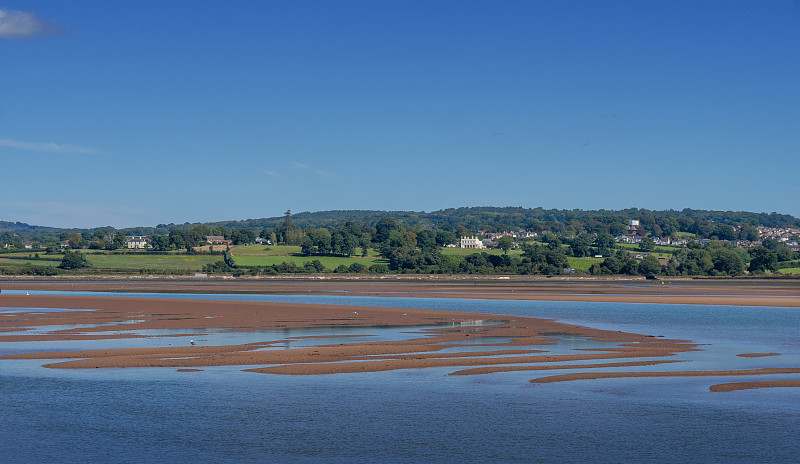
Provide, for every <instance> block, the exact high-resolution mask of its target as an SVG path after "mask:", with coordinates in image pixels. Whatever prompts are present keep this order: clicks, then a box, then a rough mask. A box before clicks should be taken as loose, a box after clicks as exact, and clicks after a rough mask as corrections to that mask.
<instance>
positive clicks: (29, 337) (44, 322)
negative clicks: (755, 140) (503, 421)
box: [0, 294, 800, 388]
mask: <svg viewBox="0 0 800 464" xmlns="http://www.w3.org/2000/svg"><path fill="white" fill-rule="evenodd" d="M0 307H9V308H30V309H28V310H23V311H20V312H15V313H10V314H8V313H7V314H4V315H0V343H2V342H3V341H7V342H11V341H38V340H41V341H44V340H51V341H52V340H75V339H83V340H92V339H107V338H134V337H141V336H142V335H140V334H135V333H132V332H133V331H138V330H144V329H159V330H163V329H182V330H184V331H185V332H184V333H183V334H182V335H181V337H183V338H184V339H185V338H186V337H187V336H188V335H187V334H198V335H199V334H202V333H205V332H206V331H208V330H211V329H217V330H219V329H224V330H230V331H242V332H245V331H258V330H265V329H281V328H293V327H333V328H336V327H341V328H346V327H389V326H393V327H408V331H409V332H411V333H413V334H414V335H416V336H413V337H412V338H411V339H409V340H402V341H383V342H358V343H339V342H341V341H342V340H341V338H342V337H340V336H338V335H337V336H336V338H337V340H336V341H337V343H335V344H333V343H332V344H323V345H320V346H313V347H303V348H294V349H281V350H276V349H273V348H274V347H278V346H281V343H282V342H284V341H286V340H275V339H274V338H273V339H265V340H264V341H261V342H255V343H247V344H241V345H227V346H199V345H198V346H188V345H183V346H177V345H176V346H171V345H173V344H175V342H176V340H174V339H171V338H169V337H163V339H162V337H157V339H158V340H160V341H161V344H162V345H163V346H158V347H153V348H118V349H102V350H81V351H58V352H50V353H24V354H15V355H10V356H3V357H0V359H41V360H48V361H49V362H48V363H47V364H45V365H46V366H47V367H52V368H104V367H170V368H175V369H178V370H180V371H181V372H194V371H197V370H199V369H202V368H203V367H208V366H223V365H228V366H243V368H245V367H246V369H245V370H248V371H251V372H261V373H271V374H293V375H309V374H333V373H355V372H375V371H385V370H396V369H419V368H431V367H441V368H455V369H456V371H454V372H452V374H454V375H476V374H490V373H495V372H505V371H522V370H530V371H540V370H553V369H573V370H574V369H580V370H583V369H589V370H591V369H598V368H605V367H635V366H654V365H659V364H665V363H670V362H677V360H670V359H668V358H670V357H672V356H675V355H676V354H678V353H682V352H686V351H692V350H698V349H699V348H698V346H697V345H696V344H694V343H692V342H690V341H686V340H665V339H662V338H656V337H652V336H648V335H642V334H633V333H624V332H616V331H608V330H598V329H593V328H589V327H582V326H576V325H570V324H563V323H558V322H555V321H551V320H544V319H533V318H525V317H510V316H502V317H501V316H496V315H488V314H479V313H467V312H444V311H430V310H419V309H394V308H368V307H361V306H336V305H310V304H296V303H264V302H242V301H211V300H183V299H180V300H178V299H158V298H113V297H100V296H98V297H77V296H36V295H31V296H26V295H8V294H2V295H0ZM43 308H61V309H66V310H67V311H58V312H42V311H38V310H40V309H43ZM476 321H483V323H484V324H486V323H490V322H491V323H492V324H491V325H476V324H479V323H477V322H476ZM74 324H81V325H86V326H90V327H88V328H86V327H83V328H68V329H60V330H52V331H47V332H45V333H41V334H39V333H35V334H25V333H24V331H23V329H25V328H35V327H43V326H54V325H55V326H59V325H62V326H63V325H74ZM422 326H427V327H431V326H433V328H426V329H422V328H421V327H422ZM11 330H16V331H17V332H9V331H11ZM20 331H22V332H20ZM563 334H569V335H574V336H579V337H586V338H589V339H592V340H599V341H607V342H613V343H612V344H611V345H610V347H608V348H604V349H593V350H592V351H589V352H582V351H580V350H575V353H574V354H550V353H549V351H548V346H549V345H551V344H553V343H554V342H555V340H556V338H557V337H558V336H559V335H563ZM343 335H346V333H344V332H343ZM489 337H491V338H489ZM497 337H502V339H503V340H508V341H506V342H503V343H497V340H498V338H497ZM483 340H485V342H483ZM183 343H185V341H184V342H183ZM459 346H463V347H469V348H468V350H469V351H464V352H455V353H454V352H442V351H443V350H445V349H446V348H454V347H459ZM482 347H492V348H491V349H488V348H483V349H482ZM644 358H647V359H644ZM581 361H591V362H587V363H582V364H579V365H574V364H565V363H575V362H581ZM602 361H609V362H602ZM459 368H466V369H459ZM687 372H691V374H687ZM758 373H759V374H786V373H800V370H799V369H795V368H786V369H771V370H759V371H758ZM681 374H683V375H695V376H719V375H733V376H738V375H755V374H751V373H749V372H745V371H730V370H721V371H693V372H692V371H684V372H683V373H674V372H663V373H653V372H631V373H613V374H610V373H600V372H594V373H592V372H583V373H572V374H566V375H564V376H551V377H545V378H539V379H535V380H533V382H539V383H541V382H543V381H546V382H551V381H557V380H577V379H592V378H609V377H615V376H616V377H621V376H630V377H642V376H676V375H681ZM542 379H550V380H542ZM747 388H754V387H747Z"/></svg>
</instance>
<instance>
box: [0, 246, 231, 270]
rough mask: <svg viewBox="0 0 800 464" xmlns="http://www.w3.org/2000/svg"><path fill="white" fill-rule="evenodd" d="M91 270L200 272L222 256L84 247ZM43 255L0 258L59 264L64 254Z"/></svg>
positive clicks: (17, 263) (7, 263) (24, 254)
mask: <svg viewBox="0 0 800 464" xmlns="http://www.w3.org/2000/svg"><path fill="white" fill-rule="evenodd" d="M81 253H84V254H85V255H86V259H87V260H88V261H89V264H90V265H91V267H90V268H89V269H88V271H89V272H92V271H123V272H130V271H156V272H165V273H169V272H176V273H186V272H200V271H201V270H202V268H203V265H205V264H209V263H214V262H216V261H219V260H220V259H222V255H219V254H218V255H182V254H151V253H146V252H132V253H126V254H102V252H99V251H94V250H83V251H81ZM30 254H31V253H14V254H13V255H9V256H20V257H25V258H27V257H28V255H30ZM40 256H41V258H42V259H13V260H11V259H10V260H5V261H0V263H2V264H3V265H13V264H16V265H20V266H21V265H24V264H26V263H29V264H32V265H34V266H53V267H55V266H59V265H60V264H61V258H63V257H64V255H61V254H53V255H44V254H41V255H40Z"/></svg>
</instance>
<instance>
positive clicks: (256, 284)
mask: <svg viewBox="0 0 800 464" xmlns="http://www.w3.org/2000/svg"><path fill="white" fill-rule="evenodd" d="M0 289H9V290H32V291H33V290H59V291H101V292H128V293H130V292H156V293H158V292H167V293H169V292H178V291H179V292H184V293H264V294H294V295H349V296H380V297H424V298H482V299H512V300H549V301H596V302H616V303H667V304H709V305H728V306H737V305H744V306H783V307H800V280H790V279H784V280H780V279H770V280H754V279H725V280H709V279H686V278H683V279H664V280H645V279H643V278H636V277H632V278H608V279H602V278H561V277H558V278H555V277H554V278H547V277H526V276H507V277H491V276H380V277H374V276H372V277H370V276H358V277H329V276H318V277H284V276H281V277H273V278H238V279H185V278H184V279H181V278H174V279H168V278H126V279H119V278H105V279H92V280H85V279H63V278H58V279H55V278H53V279H41V278H39V279H20V280H14V281H2V280H0Z"/></svg>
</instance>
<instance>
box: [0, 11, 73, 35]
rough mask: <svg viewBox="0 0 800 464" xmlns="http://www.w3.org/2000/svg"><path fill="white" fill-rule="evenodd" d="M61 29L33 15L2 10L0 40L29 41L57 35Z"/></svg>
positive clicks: (0, 15) (0, 14)
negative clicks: (34, 38)
mask: <svg viewBox="0 0 800 464" xmlns="http://www.w3.org/2000/svg"><path fill="white" fill-rule="evenodd" d="M60 32H61V28H60V27H59V26H58V24H56V23H48V22H45V21H43V20H42V19H41V18H39V17H38V16H36V15H35V14H33V13H28V12H25V11H19V10H7V9H4V8H0V39H29V38H33V37H43V36H48V35H57V34H59V33H60Z"/></svg>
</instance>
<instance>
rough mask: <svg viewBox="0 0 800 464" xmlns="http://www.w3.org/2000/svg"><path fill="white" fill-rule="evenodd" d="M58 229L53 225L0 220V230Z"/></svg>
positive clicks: (35, 230)
mask: <svg viewBox="0 0 800 464" xmlns="http://www.w3.org/2000/svg"><path fill="white" fill-rule="evenodd" d="M56 230H59V229H56V228H54V227H43V226H32V225H29V224H25V223H24V222H8V221H0V232H12V233H26V232H52V231H56Z"/></svg>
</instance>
